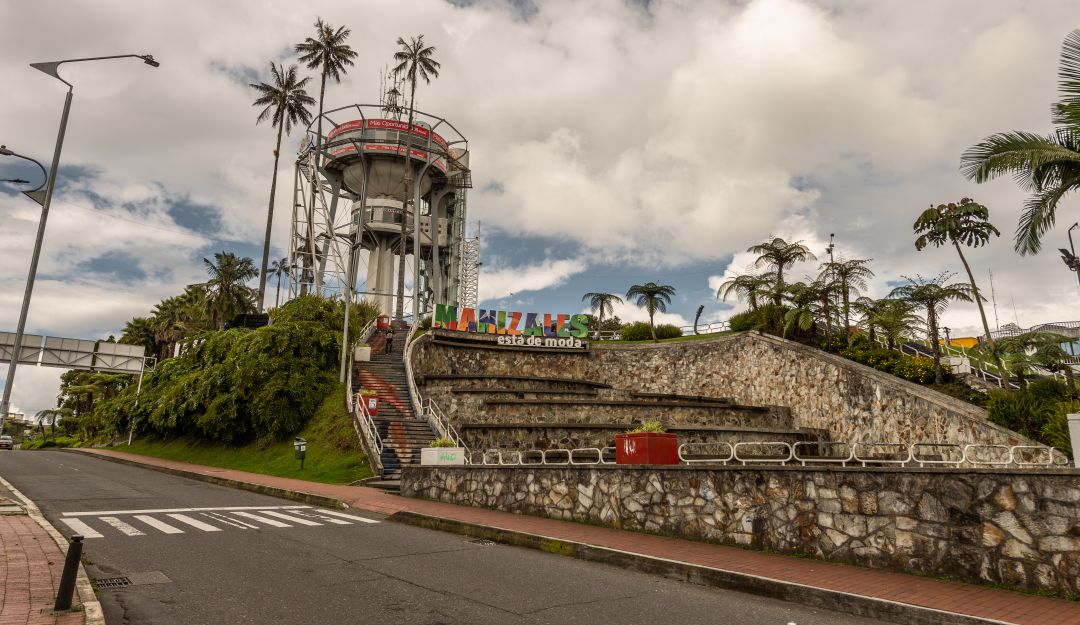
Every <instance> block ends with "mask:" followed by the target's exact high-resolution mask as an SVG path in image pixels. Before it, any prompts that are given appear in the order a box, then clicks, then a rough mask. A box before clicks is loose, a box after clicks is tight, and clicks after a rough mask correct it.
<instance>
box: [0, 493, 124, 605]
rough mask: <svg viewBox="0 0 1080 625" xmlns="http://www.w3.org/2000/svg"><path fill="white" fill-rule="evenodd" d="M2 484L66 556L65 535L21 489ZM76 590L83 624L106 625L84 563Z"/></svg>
mask: <svg viewBox="0 0 1080 625" xmlns="http://www.w3.org/2000/svg"><path fill="white" fill-rule="evenodd" d="M0 484H3V485H4V488H6V489H7V490H8V491H10V492H11V494H12V495H15V497H16V498H17V499H19V500H20V501H21V502H22V506H23V508H24V509H25V510H26V514H27V515H28V516H29V517H30V518H31V519H33V520H34V521H35V522H36V523H37V524H38V525H40V526H41V529H43V530H45V533H47V534H48V535H49V537H50V538H52V539H53V541H54V542H55V543H56V546H57V547H59V548H60V553H62V554H66V553H67V549H68V544H69V543H68V540H67V539H66V538H64V535H63V534H61V533H60V530H58V529H56V528H55V527H53V524H52V523H49V520H48V519H46V518H45V515H44V514H42V513H41V510H40V509H38V507H37V504H35V503H34V502H33V501H31V500H30V498H29V497H27V496H26V495H24V494H22V493H21V492H20V491H19V489H17V488H15V487H14V486H13V485H12V484H11V483H10V482H8V481H7V480H5V479H4V478H3V477H0ZM75 588H76V590H77V591H78V592H79V603H80V604H82V607H83V615H84V617H85V618H84V620H83V622H84V623H85V625H105V612H104V611H102V609H101V603H100V602H99V601H98V600H97V595H96V594H95V593H94V587H93V585H91V584H90V576H89V575H87V574H86V567H84V566H83V564H82V562H80V563H79V573H78V575H76V576H75Z"/></svg>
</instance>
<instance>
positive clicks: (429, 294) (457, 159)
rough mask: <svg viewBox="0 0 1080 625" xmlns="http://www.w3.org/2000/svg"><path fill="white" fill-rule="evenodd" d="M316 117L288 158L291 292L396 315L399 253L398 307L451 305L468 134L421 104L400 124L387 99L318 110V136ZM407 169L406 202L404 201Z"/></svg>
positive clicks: (458, 266) (467, 176)
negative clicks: (291, 174) (337, 298)
mask: <svg viewBox="0 0 1080 625" xmlns="http://www.w3.org/2000/svg"><path fill="white" fill-rule="evenodd" d="M391 93H393V92H391ZM319 121H320V120H319V119H315V120H313V121H312V122H311V124H310V125H309V127H308V135H307V137H306V138H305V139H304V142H303V144H302V146H301V149H300V153H299V155H298V158H297V160H296V168H295V188H294V201H293V218H292V229H291V245H290V248H289V267H290V294H291V295H297V294H302V293H307V292H313V293H320V294H323V295H341V296H343V297H350V298H354V300H355V299H359V298H363V299H367V300H369V301H372V302H374V303H376V304H378V306H379V308H380V310H381V312H382V314H385V315H391V314H394V312H395V309H394V304H395V297H396V295H397V292H396V287H397V280H396V279H395V278H396V277H397V276H396V271H397V268H398V262H399V259H400V257H401V256H402V255H404V256H405V257H406V275H405V282H406V298H405V302H406V305H405V311H404V312H405V314H406V315H408V314H409V313H410V312H411V313H412V315H413V318H414V319H415V318H417V317H422V316H423V315H424V314H426V313H427V312H428V311H431V310H433V309H434V305H435V304H436V303H440V304H450V305H457V304H458V302H459V300H460V297H461V291H462V283H461V275H462V250H463V246H464V243H465V214H466V190H467V189H469V188H471V187H472V173H471V171H470V170H469V146H468V141H467V140H466V139H465V137H463V136H462V135H461V133H459V132H458V131H457V129H455V128H454V127H453V126H452V125H451V124H450V123H449V122H447V121H446V120H445V119H442V118H440V117H436V116H434V115H430V114H427V113H423V112H421V111H415V112H414V121H413V125H412V128H408V121H407V111H406V110H404V109H402V108H401V107H399V106H397V105H396V104H395V102H394V100H393V98H392V97H391V99H390V100H389V102H384V103H383V104H378V105H370V104H353V105H349V106H345V107H341V108H337V109H334V110H331V111H326V112H325V113H323V115H322V119H321V121H322V131H323V132H324V133H325V135H324V136H322V138H321V140H320V139H319V137H318V130H317V129H318V127H319ZM406 152H407V153H408V159H406ZM406 167H409V168H411V170H412V171H411V174H412V175H411V178H412V181H411V182H412V184H411V187H412V188H411V189H409V193H410V195H411V196H412V201H411V202H410V203H406V202H403V201H402V200H403V197H404V185H405V181H406ZM413 207H415V210H413ZM402 221H404V222H405V229H406V236H405V238H404V240H403V239H402ZM365 277H366V279H365ZM414 294H415V295H418V296H419V297H414V296H413V295H414Z"/></svg>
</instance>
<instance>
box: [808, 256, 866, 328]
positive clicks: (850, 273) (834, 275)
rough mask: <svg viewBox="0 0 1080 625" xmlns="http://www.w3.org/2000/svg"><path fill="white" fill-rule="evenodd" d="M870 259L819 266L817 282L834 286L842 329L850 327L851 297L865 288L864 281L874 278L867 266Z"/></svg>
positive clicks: (839, 261)
mask: <svg viewBox="0 0 1080 625" xmlns="http://www.w3.org/2000/svg"><path fill="white" fill-rule="evenodd" d="M871 260H872V259H869V258H852V259H850V260H845V259H840V260H835V261H829V262H827V263H825V264H823V265H822V266H821V276H819V278H818V279H819V280H824V281H827V282H831V283H834V284H835V288H836V291H837V292H838V293H839V294H840V300H841V305H842V309H841V311H842V312H843V315H844V329H845V331H846V330H847V328H850V327H851V297H852V295H854V296H858V294H859V292H860V291H862V290H863V289H865V288H866V287H867V284H866V281H867V280H869V279H870V278H873V277H874V272H873V270H871V269H870V267H868V266H867V265H869V264H870V261H871Z"/></svg>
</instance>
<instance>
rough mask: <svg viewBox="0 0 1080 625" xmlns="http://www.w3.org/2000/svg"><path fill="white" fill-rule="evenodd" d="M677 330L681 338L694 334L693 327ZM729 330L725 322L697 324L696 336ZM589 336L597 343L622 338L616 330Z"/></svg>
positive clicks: (729, 326) (729, 325)
mask: <svg viewBox="0 0 1080 625" xmlns="http://www.w3.org/2000/svg"><path fill="white" fill-rule="evenodd" d="M679 330H680V331H681V332H682V335H683V336H691V335H693V334H695V332H694V326H692V325H689V326H679ZM729 330H731V324H730V323H728V322H727V321H726V320H725V321H710V322H709V323H705V324H698V326H697V332H696V334H717V333H720V332H727V331H729ZM589 336H590V337H591V338H592V339H593V340H597V341H618V340H620V338H621V337H622V335H621V334H620V333H619V331H618V330H604V331H600V332H592V333H590V334H589Z"/></svg>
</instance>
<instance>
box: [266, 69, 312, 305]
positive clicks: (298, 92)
mask: <svg viewBox="0 0 1080 625" xmlns="http://www.w3.org/2000/svg"><path fill="white" fill-rule="evenodd" d="M270 75H271V76H272V77H273V82H272V83H265V82H261V83H257V84H256V83H252V84H251V85H250V86H251V88H252V89H254V90H255V91H256V92H258V94H259V97H258V98H256V99H255V102H253V103H252V104H253V105H254V106H261V107H263V109H262V111H260V112H259V116H258V117H257V118H256V119H255V123H256V124H260V123H262V122H264V121H266V120H268V119H269V120H270V123H271V125H272V126H273V127H275V128H277V144H276V145H275V147H274V175H273V177H272V178H271V179H270V205H269V208H267V211H266V236H265V238H264V239H263V255H262V269H261V270H260V271H259V294H258V300H257V304H258V306H257V307H258V310H259V311H262V309H263V295H264V294H265V293H266V269H267V266H268V265H269V263H270V232H271V227H272V226H273V223H274V196H275V194H276V193H277V172H278V160H279V158H280V156H281V133H282V131H284V132H285V134H291V133H292V128H293V126H294V125H296V124H299V123H303V124H308V123H311V112H310V111H309V110H308V107H309V106H311V105H312V104H314V103H315V100H314V99H313V98H312V97H311V96H309V95H308V94H307V91H305V90H304V87H306V86H307V83H308V81H309V80H311V78H303V79H301V78H299V77H297V75H296V66H295V65H290V66H289V69H288V70H286V69H284V67H283V66H281V65H275V64H274V63H271V64H270Z"/></svg>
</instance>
